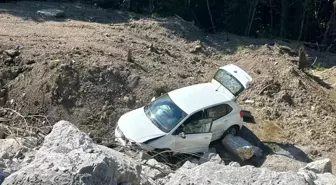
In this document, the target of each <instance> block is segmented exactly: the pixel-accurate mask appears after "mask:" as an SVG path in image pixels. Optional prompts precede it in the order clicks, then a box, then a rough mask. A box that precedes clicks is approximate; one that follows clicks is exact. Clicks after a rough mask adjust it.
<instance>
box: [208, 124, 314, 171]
mask: <svg viewBox="0 0 336 185" xmlns="http://www.w3.org/2000/svg"><path fill="white" fill-rule="evenodd" d="M240 137H242V138H243V139H245V140H247V141H249V142H250V143H251V144H252V145H254V146H257V147H259V148H260V149H261V150H262V156H253V157H252V158H251V159H250V160H248V161H240V160H239V158H237V157H236V156H234V155H232V154H231V153H229V152H227V151H226V149H225V148H224V146H223V145H222V144H221V142H220V141H216V142H214V143H212V147H214V148H216V151H217V153H218V154H219V155H220V157H221V158H222V159H224V161H225V163H226V164H227V163H229V162H231V161H236V162H239V163H240V164H241V165H253V166H256V167H260V166H262V164H263V163H264V162H265V160H266V158H267V156H268V155H282V156H285V157H288V158H291V159H295V160H298V161H301V162H311V161H312V159H310V158H309V157H308V155H307V154H306V153H305V152H303V151H302V150H301V149H300V148H298V147H297V146H295V145H292V144H288V143H276V142H267V141H260V139H259V138H258V137H257V136H256V135H255V134H254V133H253V132H252V131H251V130H250V129H248V128H247V127H245V126H243V127H242V129H241V132H240Z"/></svg>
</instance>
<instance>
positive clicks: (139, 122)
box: [115, 64, 252, 153]
mask: <svg viewBox="0 0 336 185" xmlns="http://www.w3.org/2000/svg"><path fill="white" fill-rule="evenodd" d="M250 81H252V78H251V77H250V76H249V75H248V74H247V73H246V72H245V71H243V70H242V69H241V68H239V67H237V66H235V65H233V64H229V65H226V66H223V67H221V68H219V69H218V71H217V72H216V74H215V76H214V77H213V79H212V81H211V83H202V84H197V85H192V86H187V87H184V88H180V89H177V90H174V91H171V92H169V93H167V94H165V95H162V96H160V97H158V98H156V99H155V100H153V101H152V102H151V103H150V104H148V105H146V106H144V107H141V108H139V109H136V110H133V111H130V112H128V113H126V114H124V115H122V116H121V117H120V119H119V120H118V125H117V127H116V129H115V137H116V140H117V141H119V143H121V144H122V145H133V146H137V147H141V148H142V149H145V150H147V151H153V150H155V149H158V150H171V151H173V152H175V153H198V152H206V151H208V147H209V144H210V142H211V141H215V140H218V139H221V138H222V137H224V136H225V134H227V133H230V134H233V135H236V134H237V133H238V131H239V129H240V128H241V127H242V124H243V118H242V112H241V108H240V107H239V105H238V104H237V103H236V102H235V100H236V98H237V96H238V95H239V94H240V93H242V92H243V91H244V89H246V87H247V84H248V83H249V82H250Z"/></svg>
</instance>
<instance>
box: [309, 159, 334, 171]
mask: <svg viewBox="0 0 336 185" xmlns="http://www.w3.org/2000/svg"><path fill="white" fill-rule="evenodd" d="M303 169H305V170H310V171H313V172H315V173H328V172H330V173H331V172H332V165H331V160H330V159H328V158H327V159H321V160H317V161H314V162H311V163H309V164H307V165H306V166H305V167H304V168H303Z"/></svg>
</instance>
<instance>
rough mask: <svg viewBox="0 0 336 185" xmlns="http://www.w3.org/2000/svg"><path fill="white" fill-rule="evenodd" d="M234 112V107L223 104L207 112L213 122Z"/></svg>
mask: <svg viewBox="0 0 336 185" xmlns="http://www.w3.org/2000/svg"><path fill="white" fill-rule="evenodd" d="M232 110H233V109H232V107H230V106H229V105H227V104H221V105H217V106H214V107H211V108H208V109H207V110H206V111H207V116H208V118H213V120H216V119H219V118H221V117H223V116H225V115H227V114H229V113H230V112H231V111H232Z"/></svg>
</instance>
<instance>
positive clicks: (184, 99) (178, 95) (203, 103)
mask: <svg viewBox="0 0 336 185" xmlns="http://www.w3.org/2000/svg"><path fill="white" fill-rule="evenodd" d="M168 95H169V97H170V98H171V99H172V100H173V102H174V103H175V104H176V105H177V106H179V107H180V108H181V109H182V110H183V111H184V112H185V113H187V114H191V113H193V112H196V111H198V110H201V109H203V108H206V107H209V106H212V105H216V104H220V103H224V102H227V101H231V99H230V98H229V97H228V96H226V95H225V94H223V93H221V92H218V91H216V90H215V87H214V86H213V85H212V84H211V83H201V84H196V85H191V86H187V87H183V88H180V89H176V90H173V91H171V92H169V93H168Z"/></svg>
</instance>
